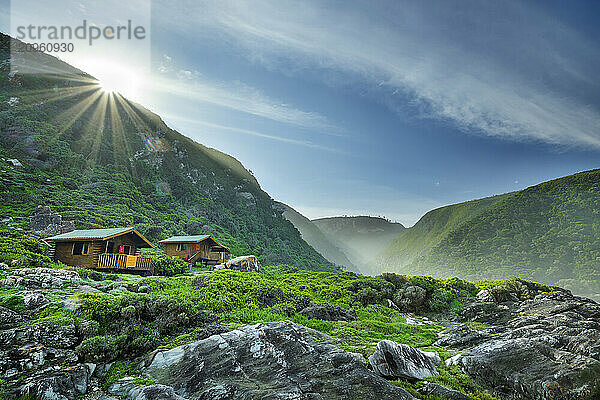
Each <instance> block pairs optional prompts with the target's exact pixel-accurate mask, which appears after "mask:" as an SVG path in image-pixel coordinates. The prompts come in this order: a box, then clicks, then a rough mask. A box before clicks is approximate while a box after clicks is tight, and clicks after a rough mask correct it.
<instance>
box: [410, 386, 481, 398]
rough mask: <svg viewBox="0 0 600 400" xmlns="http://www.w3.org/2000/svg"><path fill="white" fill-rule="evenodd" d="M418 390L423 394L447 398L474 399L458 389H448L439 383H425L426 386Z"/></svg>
mask: <svg viewBox="0 0 600 400" xmlns="http://www.w3.org/2000/svg"><path fill="white" fill-rule="evenodd" d="M417 392H419V394H422V395H423V396H437V397H441V398H442V399H446V400H473V399H471V398H470V397H469V396H467V395H466V394H463V393H461V392H459V391H458V390H454V389H448V388H447V387H445V386H442V385H440V384H439V383H432V382H429V383H427V384H425V386H423V387H420V388H419V389H417Z"/></svg>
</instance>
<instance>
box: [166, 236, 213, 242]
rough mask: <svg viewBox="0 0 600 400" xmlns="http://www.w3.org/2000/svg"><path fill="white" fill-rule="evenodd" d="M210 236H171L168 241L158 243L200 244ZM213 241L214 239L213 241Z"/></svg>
mask: <svg viewBox="0 0 600 400" xmlns="http://www.w3.org/2000/svg"><path fill="white" fill-rule="evenodd" d="M209 237H210V235H193V236H171V237H170V238H168V239H165V240H161V241H160V242H158V243H190V242H194V243H195V242H201V241H203V240H205V239H208V238H209ZM213 240H214V239H213Z"/></svg>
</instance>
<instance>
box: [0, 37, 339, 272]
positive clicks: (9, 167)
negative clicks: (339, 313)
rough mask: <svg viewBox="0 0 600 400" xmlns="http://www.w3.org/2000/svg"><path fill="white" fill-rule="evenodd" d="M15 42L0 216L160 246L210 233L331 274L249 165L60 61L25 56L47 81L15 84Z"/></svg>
mask: <svg viewBox="0 0 600 400" xmlns="http://www.w3.org/2000/svg"><path fill="white" fill-rule="evenodd" d="M9 42H10V39H9V37H8V36H5V35H2V36H1V37H0V132H1V137H0V157H1V160H0V164H1V171H2V172H1V175H2V180H1V183H0V191H1V200H2V201H1V205H0V215H3V216H4V217H6V218H8V217H10V218H11V219H12V221H13V222H14V224H16V225H17V226H22V227H26V226H27V224H28V216H29V215H31V214H32V212H33V211H34V209H35V208H36V207H37V206H38V205H40V204H44V205H49V206H51V207H52V208H53V209H54V210H56V211H58V212H59V213H61V214H62V216H63V218H65V219H70V220H73V221H74V222H75V225H76V227H78V228H91V227H108V226H130V225H132V226H135V227H136V228H137V229H138V230H139V231H140V232H141V233H143V234H144V235H147V236H148V237H149V238H150V239H152V240H157V239H160V238H164V237H167V236H170V235H172V234H198V233H208V234H212V235H214V236H215V237H217V238H218V239H220V240H222V241H223V242H224V243H225V244H227V245H229V246H230V247H231V248H232V250H233V253H234V254H247V253H255V254H257V255H259V256H260V257H261V259H262V261H264V262H268V263H286V264H291V265H296V266H298V267H302V268H312V269H321V268H324V269H330V268H332V267H331V264H330V263H329V262H328V261H327V260H325V259H324V258H323V257H322V256H321V255H320V254H319V253H317V252H316V251H315V250H314V249H313V248H312V247H310V245H308V244H307V243H306V242H305V241H304V240H302V238H301V237H300V234H299V233H298V231H297V230H296V229H295V228H294V226H293V225H292V224H291V223H290V222H288V221H287V220H286V219H285V218H284V217H283V216H282V215H281V214H282V212H281V211H278V209H277V207H276V205H275V202H274V201H273V199H271V197H270V196H269V195H268V194H267V193H265V192H264V191H263V190H262V189H261V188H260V186H259V184H258V182H257V180H256V179H255V178H254V176H252V174H251V173H250V172H249V171H248V170H247V169H246V168H244V167H243V166H242V164H241V163H240V162H239V161H237V160H236V159H234V158H233V157H231V156H228V155H226V154H224V153H221V152H219V151H217V150H214V149H210V148H207V147H205V146H202V145H200V144H198V143H196V142H194V141H193V140H191V139H189V138H187V137H185V136H183V135H182V134H180V133H178V132H176V131H174V130H172V129H170V128H169V127H168V126H166V124H165V123H164V122H163V121H162V120H161V118H160V117H159V116H158V115H156V114H154V113H152V112H150V111H148V110H147V109H145V108H144V107H142V106H140V105H139V104H136V103H133V102H131V101H129V100H127V99H125V98H123V97H122V96H120V95H119V94H115V93H107V92H103V91H102V90H101V89H100V87H99V85H98V83H97V81H96V80H95V79H94V78H93V77H91V76H89V75H87V74H85V73H83V72H81V71H78V70H76V69H74V68H73V67H71V66H69V65H67V64H65V63H63V62H62V61H60V60H58V59H56V58H54V57H51V56H48V55H44V54H41V53H30V54H27V55H23V57H22V58H24V59H25V61H23V62H25V63H30V64H31V63H38V64H39V65H44V68H45V69H44V70H45V71H48V73H47V74H43V75H40V74H20V73H18V72H17V73H16V74H15V73H11V72H10V52H9ZM17 58H19V57H13V60H12V61H13V62H16V61H15V60H16V59H17ZM14 67H15V65H14V64H13V69H14ZM17 68H18V66H17ZM11 160H13V161H11Z"/></svg>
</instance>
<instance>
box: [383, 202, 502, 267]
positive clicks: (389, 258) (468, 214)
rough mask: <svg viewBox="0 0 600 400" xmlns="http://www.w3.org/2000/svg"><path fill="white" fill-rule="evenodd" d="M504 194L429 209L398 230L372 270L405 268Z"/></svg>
mask: <svg viewBox="0 0 600 400" xmlns="http://www.w3.org/2000/svg"><path fill="white" fill-rule="evenodd" d="M504 196H506V195H499V196H494V197H488V198H485V199H480V200H473V201H468V202H465V203H459V204H453V205H450V206H445V207H441V208H437V209H435V210H432V211H429V212H428V213H427V214H425V215H424V216H423V217H421V219H420V220H419V221H418V222H417V223H416V224H415V225H414V226H412V227H410V228H408V229H406V230H404V231H403V232H402V233H400V234H399V235H398V236H397V237H396V238H395V239H394V240H393V241H392V242H391V243H390V244H389V246H388V247H386V248H385V249H384V250H383V251H382V252H381V253H380V254H379V255H378V256H377V258H376V259H375V260H373V261H372V262H371V266H372V269H373V271H374V272H377V273H382V272H387V271H390V270H403V271H404V270H407V268H408V267H409V266H410V265H411V263H412V262H413V261H414V260H415V258H417V257H418V256H420V255H421V254H423V253H424V252H426V251H427V250H429V249H431V248H432V247H433V246H435V245H437V244H439V243H440V242H441V241H442V240H443V239H444V238H445V237H446V236H447V235H448V234H449V233H450V232H451V231H452V230H453V229H455V228H457V227H459V226H460V225H461V224H463V223H465V222H467V221H469V220H470V219H471V218H473V217H474V216H475V215H478V214H479V213H481V212H483V211H485V210H486V209H487V208H489V207H490V205H492V204H494V203H496V202H497V201H500V200H501V199H502V198H503V197H504Z"/></svg>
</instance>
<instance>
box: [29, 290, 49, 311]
mask: <svg viewBox="0 0 600 400" xmlns="http://www.w3.org/2000/svg"><path fill="white" fill-rule="evenodd" d="M23 302H24V303H25V307H27V308H28V309H30V310H32V309H36V308H40V307H43V306H45V305H46V304H48V303H49V302H50V300H48V299H47V298H46V296H44V295H43V294H41V293H31V292H28V293H25V294H23Z"/></svg>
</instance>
